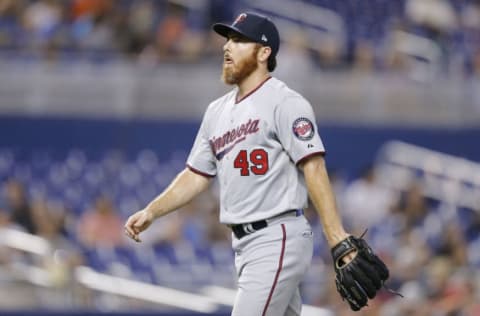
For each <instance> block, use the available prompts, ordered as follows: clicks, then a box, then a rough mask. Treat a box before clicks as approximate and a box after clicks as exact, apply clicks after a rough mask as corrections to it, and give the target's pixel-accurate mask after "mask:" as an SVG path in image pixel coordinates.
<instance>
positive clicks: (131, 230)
mask: <svg viewBox="0 0 480 316" xmlns="http://www.w3.org/2000/svg"><path fill="white" fill-rule="evenodd" d="M138 217H139V214H138V213H136V214H134V215H132V216H130V217H129V218H128V220H127V223H126V224H125V227H124V228H125V235H127V236H128V237H129V238H131V239H133V240H135V241H136V242H141V241H142V240H141V239H140V236H139V234H140V231H141V230H140V228H139V227H137V225H136V224H137V222H138V220H139V218H138ZM140 219H141V217H140Z"/></svg>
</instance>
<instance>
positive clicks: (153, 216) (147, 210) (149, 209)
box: [143, 204, 158, 220]
mask: <svg viewBox="0 0 480 316" xmlns="http://www.w3.org/2000/svg"><path fill="white" fill-rule="evenodd" d="M143 211H144V212H145V213H146V214H147V215H148V217H149V218H151V219H152V220H153V219H156V218H157V217H158V215H157V212H156V211H155V209H154V208H153V207H152V205H151V204H149V205H147V207H145V208H144V209H143Z"/></svg>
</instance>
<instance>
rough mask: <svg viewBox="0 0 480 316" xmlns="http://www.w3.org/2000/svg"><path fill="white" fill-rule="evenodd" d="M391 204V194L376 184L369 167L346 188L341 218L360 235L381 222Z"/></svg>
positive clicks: (371, 169) (373, 174) (372, 171)
mask: <svg viewBox="0 0 480 316" xmlns="http://www.w3.org/2000/svg"><path fill="white" fill-rule="evenodd" d="M393 202H394V201H393V195H392V193H391V192H390V191H389V190H388V189H386V188H385V187H383V186H381V185H379V184H378V183H377V181H376V178H375V170H374V169H373V168H372V167H370V166H369V167H368V168H366V169H365V170H364V172H363V173H362V175H361V177H360V178H359V179H356V180H354V181H353V182H352V183H351V184H350V185H349V186H348V187H347V188H346V190H345V196H344V197H343V204H342V205H343V208H344V209H343V213H344V215H343V216H344V218H345V220H347V224H348V225H350V227H352V229H353V231H354V232H356V233H362V232H363V231H364V230H365V229H367V228H369V227H371V226H373V225H374V224H376V223H378V222H380V221H382V220H383V218H384V217H385V215H386V214H387V213H388V211H389V209H390V208H391V207H392V205H393Z"/></svg>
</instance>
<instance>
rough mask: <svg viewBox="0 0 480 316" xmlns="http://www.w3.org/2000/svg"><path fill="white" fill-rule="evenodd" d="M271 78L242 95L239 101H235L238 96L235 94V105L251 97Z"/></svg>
mask: <svg viewBox="0 0 480 316" xmlns="http://www.w3.org/2000/svg"><path fill="white" fill-rule="evenodd" d="M271 78H272V77H268V78H267V79H265V80H263V81H262V82H260V84H259V85H258V86H256V87H255V89H253V90H252V91H250V92H249V93H247V94H246V95H244V96H243V97H242V98H241V99H237V96H238V92H237V95H236V96H235V104H239V103H240V102H242V101H243V100H245V99H246V98H248V97H249V96H251V95H252V94H253V93H254V92H255V91H257V90H258V89H260V87H261V86H263V84H264V83H265V82H267V81H268V80H269V79H271Z"/></svg>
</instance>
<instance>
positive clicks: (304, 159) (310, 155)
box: [296, 151, 325, 166]
mask: <svg viewBox="0 0 480 316" xmlns="http://www.w3.org/2000/svg"><path fill="white" fill-rule="evenodd" d="M313 156H325V152H324V151H316V152H314V153H311V154H308V155H306V156H305V157H302V158H300V159H299V160H298V161H297V163H296V165H297V166H299V165H300V164H301V163H302V162H304V161H307V160H308V159H309V158H311V157H313Z"/></svg>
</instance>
